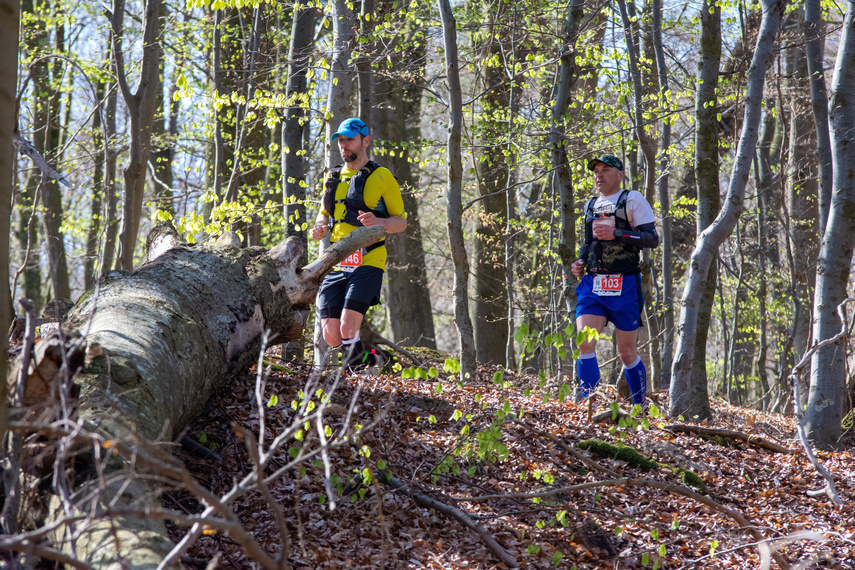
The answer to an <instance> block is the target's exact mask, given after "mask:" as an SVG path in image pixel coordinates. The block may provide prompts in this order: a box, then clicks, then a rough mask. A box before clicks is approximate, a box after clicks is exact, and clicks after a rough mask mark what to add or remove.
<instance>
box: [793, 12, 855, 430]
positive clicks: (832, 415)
mask: <svg viewBox="0 0 855 570" xmlns="http://www.w3.org/2000/svg"><path fill="white" fill-rule="evenodd" d="M853 59H855V5H853V4H852V3H850V4H849V5H848V7H847V9H846V17H845V18H844V20H843V35H842V37H841V38H840V46H839V48H838V50H837V61H836V63H835V67H834V76H833V78H832V80H831V96H830V97H829V110H830V111H829V118H830V121H831V150H832V165H833V168H834V191H833V195H832V200H831V208H830V211H829V215H828V227H827V229H826V230H825V233H824V234H823V237H822V245H821V246H820V254H819V260H818V261H817V266H816V294H815V297H814V302H813V312H814V323H813V338H814V342H822V341H823V340H825V339H827V338H831V337H832V336H834V335H836V334H837V333H838V332H839V331H840V327H841V326H842V323H841V322H840V317H839V315H838V313H837V308H838V306H839V305H840V304H841V303H842V302H843V301H844V300H845V299H846V287H847V284H848V282H849V274H850V271H851V265H852V250H853V247H855V231H853V229H852V228H853V227H855V146H853V144H852V133H853V132H855V102H853V101H852V93H855V65H853ZM845 342H846V341H845V340H842V339H841V340H840V341H838V342H837V343H835V344H830V345H828V346H824V347H822V348H820V349H819V350H818V351H817V353H816V354H815V355H814V357H813V360H812V361H811V382H810V395H809V396H808V405H807V410H805V420H806V430H807V432H808V437H810V438H811V439H812V440H814V441H816V442H819V443H823V444H827V445H830V444H833V443H836V442H837V439H838V438H839V437H840V434H841V429H842V428H841V425H840V423H841V420H842V419H843V409H844V405H846V402H847V398H846V393H845V392H846V346H845Z"/></svg>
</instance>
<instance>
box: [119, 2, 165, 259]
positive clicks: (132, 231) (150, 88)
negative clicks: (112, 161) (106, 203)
mask: <svg viewBox="0 0 855 570" xmlns="http://www.w3.org/2000/svg"><path fill="white" fill-rule="evenodd" d="M109 17H110V26H111V29H112V38H113V57H114V58H115V63H116V79H117V81H118V85H119V89H120V91H121V93H122V97H123V99H124V101H125V105H126V106H127V108H128V115H129V118H130V139H131V140H130V155H129V157H128V165H127V166H126V167H125V172H124V178H125V189H124V200H123V211H122V229H121V232H120V238H119V240H120V244H121V253H120V255H119V263H120V265H121V267H122V268H123V269H127V270H130V269H132V268H133V266H134V251H135V249H136V245H137V237H138V235H139V227H140V219H141V216H142V207H143V198H144V193H145V180H146V166H147V165H148V161H149V157H150V156H151V150H152V147H151V139H152V134H153V126H154V114H155V112H156V110H157V102H158V100H159V98H160V93H159V86H160V80H159V77H160V64H161V45H160V40H159V35H160V0H146V2H145V5H144V8H143V13H142V26H143V34H142V35H143V40H142V41H143V44H142V61H141V67H140V70H139V77H138V78H137V84H136V88H135V89H134V90H133V91H132V90H131V86H130V81H131V75H130V69H128V66H127V65H126V59H125V52H124V51H123V50H124V47H123V44H124V37H125V32H126V29H125V23H124V22H125V0H113V4H112V7H111V8H110V10H109Z"/></svg>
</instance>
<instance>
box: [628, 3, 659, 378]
mask: <svg viewBox="0 0 855 570" xmlns="http://www.w3.org/2000/svg"><path fill="white" fill-rule="evenodd" d="M618 6H619V7H620V11H621V19H622V20H623V28H624V33H625V34H626V48H627V54H628V55H629V72H630V76H631V77H632V85H633V93H634V102H633V115H632V116H633V133H634V134H635V137H636V139H637V140H638V149H639V151H640V152H641V156H643V157H644V187H643V188H641V193H642V194H644V197H645V198H647V201H648V202H649V203H650V204H651V205H652V204H653V201H654V199H653V196H654V194H655V192H654V190H655V188H656V141H655V140H654V139H653V138H652V137H650V136H649V135H648V134H647V129H646V127H645V123H646V121H645V119H644V110H643V108H642V100H643V98H644V93H645V91H646V89H645V86H644V84H643V83H642V73H643V70H642V68H641V64H640V61H639V60H640V59H641V57H640V47H639V44H640V42H639V38H638V23H637V20H635V13H634V9H633V5H632V4H630V6H629V8H630V9H633V13H632V14H630V13H629V11H628V10H627V3H626V1H625V0H618ZM630 16H632V17H633V21H630ZM633 156H635V155H634V154H633ZM633 162H640V159H639V160H638V161H636V160H633ZM633 189H635V183H634V181H633ZM641 258H642V263H641V283H642V290H643V293H644V304H645V309H646V310H645V314H644V315H642V316H641V318H643V319H645V320H646V322H647V327H645V328H641V329H639V331H638V332H639V340H640V341H642V342H644V341H645V340H649V341H650V345H651V348H652V349H653V350H644V351H640V352H639V356H640V357H641V359H642V360H644V361H645V366H646V368H647V370H650V374H651V377H652V378H659V377H660V376H661V375H662V368H661V362H660V360H659V357H660V355H659V350H658V347H659V340H658V338H659V320H658V318H656V317H655V316H654V317H652V318H651V315H655V314H656V311H655V306H654V297H655V296H654V295H653V279H652V275H651V269H652V263H651V260H650V258H651V252H650V250H646V249H645V250H643V251H642V252H641ZM645 337H648V338H647V339H645ZM622 382H625V380H624V379H623V377H619V378H618V384H621V383H622Z"/></svg>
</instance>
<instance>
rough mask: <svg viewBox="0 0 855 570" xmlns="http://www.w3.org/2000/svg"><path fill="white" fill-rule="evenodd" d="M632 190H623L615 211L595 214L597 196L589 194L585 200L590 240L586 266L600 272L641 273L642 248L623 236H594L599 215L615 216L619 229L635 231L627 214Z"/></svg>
mask: <svg viewBox="0 0 855 570" xmlns="http://www.w3.org/2000/svg"><path fill="white" fill-rule="evenodd" d="M628 195H629V190H623V191H622V192H621V194H620V196H619V197H618V199H617V202H616V203H615V207H614V209H613V210H612V211H611V212H606V213H604V214H599V215H597V216H594V202H595V201H596V199H597V198H596V197H594V198H589V199H588V201H587V202H586V203H585V242H586V243H588V244H590V246H589V247H588V255H587V258H586V259H585V268H586V270H588V271H593V270H596V272H597V273H622V274H624V275H632V274H634V273H638V271H639V264H640V262H641V256H640V252H641V248H638V247H635V246H633V245H630V244H628V243H624V242H623V240H620V239H614V240H610V241H600V240H598V239H596V238H595V237H594V220H595V219H596V218H606V217H613V218H614V219H615V229H620V230H628V231H632V230H633V227H632V225H630V223H629V219H628V218H627V216H626V199H627V196H628Z"/></svg>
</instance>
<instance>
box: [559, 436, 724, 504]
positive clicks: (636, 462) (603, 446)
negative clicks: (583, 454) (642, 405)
mask: <svg viewBox="0 0 855 570" xmlns="http://www.w3.org/2000/svg"><path fill="white" fill-rule="evenodd" d="M576 447H578V448H579V449H585V450H588V451H590V452H591V453H594V454H596V455H599V456H600V457H607V458H610V459H620V460H621V461H625V462H626V463H627V464H628V465H629V466H630V467H639V468H641V469H642V470H643V471H651V470H653V469H659V468H662V467H665V468H667V469H670V470H671V471H673V472H674V474H675V475H677V476H678V477H679V478H680V481H682V482H683V484H685V485H687V486H689V487H694V488H695V489H697V490H698V492H699V493H702V494H704V495H706V494H707V486H706V484H705V483H704V480H703V479H702V478H701V476H700V475H698V474H697V473H695V472H694V471H692V470H690V469H684V468H682V467H671V466H670V465H665V464H663V463H659V462H658V461H656V460H655V459H651V458H649V457H647V456H646V455H644V454H643V453H641V452H640V451H638V450H637V449H635V448H634V447H631V446H629V445H624V444H622V443H609V442H607V441H602V440H600V439H586V440H584V441H580V442H579V443H577V444H576Z"/></svg>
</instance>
